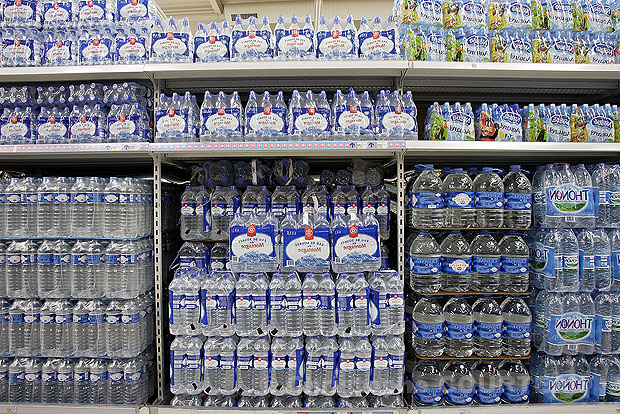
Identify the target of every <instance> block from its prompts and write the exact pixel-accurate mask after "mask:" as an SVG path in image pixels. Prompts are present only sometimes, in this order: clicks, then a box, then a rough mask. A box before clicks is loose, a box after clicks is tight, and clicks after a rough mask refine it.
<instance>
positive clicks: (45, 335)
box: [40, 300, 58, 356]
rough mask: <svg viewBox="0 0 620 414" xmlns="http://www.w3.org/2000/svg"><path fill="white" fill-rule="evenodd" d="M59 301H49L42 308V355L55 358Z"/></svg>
mask: <svg viewBox="0 0 620 414" xmlns="http://www.w3.org/2000/svg"><path fill="white" fill-rule="evenodd" d="M57 305H58V302H57V301H54V300H48V301H46V302H45V303H44V304H43V306H41V312H40V321H41V355H43V356H55V349H54V348H55V345H56V327H55V319H56V312H55V311H56V309H55V308H56V306H57Z"/></svg>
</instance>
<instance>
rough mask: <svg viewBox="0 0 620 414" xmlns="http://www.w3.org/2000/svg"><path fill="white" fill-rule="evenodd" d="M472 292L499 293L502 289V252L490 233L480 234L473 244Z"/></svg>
mask: <svg viewBox="0 0 620 414" xmlns="http://www.w3.org/2000/svg"><path fill="white" fill-rule="evenodd" d="M471 254H472V273H471V290H475V291H478V292H497V290H498V289H499V287H500V268H501V256H500V255H501V250H500V248H499V245H498V244H497V242H496V241H495V238H494V237H493V236H491V235H490V234H489V233H486V232H484V233H481V234H478V235H477V236H476V237H475V238H474V239H473V240H472V242H471Z"/></svg>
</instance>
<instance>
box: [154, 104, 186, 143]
mask: <svg viewBox="0 0 620 414" xmlns="http://www.w3.org/2000/svg"><path fill="white" fill-rule="evenodd" d="M188 116H189V113H188V110H187V109H180V110H179V109H174V108H170V109H168V110H158V111H157V115H156V116H155V118H156V130H157V135H158V136H162V137H165V136H174V135H177V134H189V133H190V131H189V128H188V125H189V123H188Z"/></svg>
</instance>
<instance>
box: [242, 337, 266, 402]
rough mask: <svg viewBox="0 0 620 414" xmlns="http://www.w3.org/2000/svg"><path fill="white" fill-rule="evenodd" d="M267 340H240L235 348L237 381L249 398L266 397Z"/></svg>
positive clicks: (260, 338)
mask: <svg viewBox="0 0 620 414" xmlns="http://www.w3.org/2000/svg"><path fill="white" fill-rule="evenodd" d="M269 348H270V345H269V339H268V338H267V337H264V336H262V337H258V338H247V337H244V338H241V340H240V341H239V345H238V347H237V381H238V384H239V388H240V389H242V390H243V391H244V394H246V395H249V396H261V395H266V394H267V392H268V390H269V371H268V366H269V364H268V362H269Z"/></svg>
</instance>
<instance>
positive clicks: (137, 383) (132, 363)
mask: <svg viewBox="0 0 620 414" xmlns="http://www.w3.org/2000/svg"><path fill="white" fill-rule="evenodd" d="M123 377H124V378H123V380H124V382H125V387H124V389H123V403H124V404H127V405H138V404H140V403H141V402H142V400H143V397H142V393H143V387H144V380H145V379H146V378H145V377H144V373H143V372H142V365H141V362H140V360H139V359H137V358H132V359H129V360H126V361H125V362H124V363H123Z"/></svg>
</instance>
